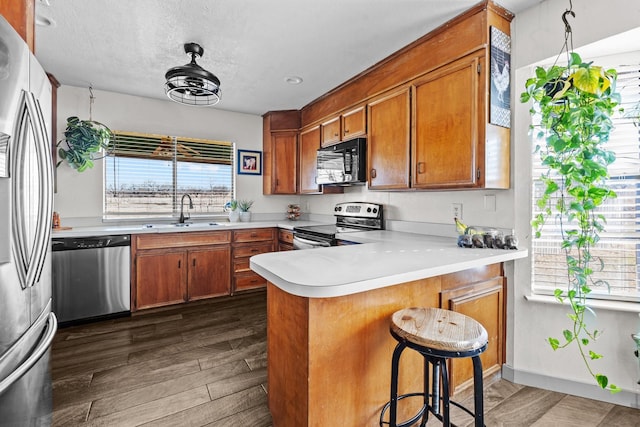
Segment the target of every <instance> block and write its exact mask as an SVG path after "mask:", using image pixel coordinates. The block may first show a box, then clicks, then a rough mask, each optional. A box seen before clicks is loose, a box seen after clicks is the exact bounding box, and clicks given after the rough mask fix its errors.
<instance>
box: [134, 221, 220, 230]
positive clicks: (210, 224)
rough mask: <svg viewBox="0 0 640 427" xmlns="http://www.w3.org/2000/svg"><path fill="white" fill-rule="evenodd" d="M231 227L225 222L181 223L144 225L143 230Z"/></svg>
mask: <svg viewBox="0 0 640 427" xmlns="http://www.w3.org/2000/svg"><path fill="white" fill-rule="evenodd" d="M225 225H229V223H224V222H185V223H179V222H174V223H171V224H162V223H161V224H144V225H143V226H142V228H159V229H167V228H187V227H188V228H210V227H218V226H225Z"/></svg>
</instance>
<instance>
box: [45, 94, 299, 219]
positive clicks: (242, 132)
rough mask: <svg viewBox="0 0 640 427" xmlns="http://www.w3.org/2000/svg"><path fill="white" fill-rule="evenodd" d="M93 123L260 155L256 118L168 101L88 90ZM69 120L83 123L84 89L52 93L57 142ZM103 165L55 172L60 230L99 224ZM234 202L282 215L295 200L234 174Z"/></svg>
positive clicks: (85, 109)
mask: <svg viewBox="0 0 640 427" xmlns="http://www.w3.org/2000/svg"><path fill="white" fill-rule="evenodd" d="M93 92H94V96H95V101H94V104H93V112H92V116H93V119H94V120H96V121H99V122H101V123H104V124H105V125H107V126H109V127H110V128H111V129H113V130H122V131H131V132H144V133H155V134H161V135H162V134H166V135H172V136H184V137H193V138H209V139H216V140H222V141H231V142H235V143H236V148H242V149H248V150H260V151H261V150H262V117H260V116H255V115H250V114H241V113H233V112H228V111H223V110H218V109H215V108H195V107H189V106H183V105H179V104H176V103H174V102H172V101H169V100H166V101H163V100H156V99H150V98H142V97H137V96H129V95H122V94H117V93H112V92H104V91H99V90H94V91H93ZM69 116H78V117H80V118H81V119H88V118H89V90H88V89H87V88H77V87H72V86H62V87H60V88H59V89H58V138H57V140H60V139H61V138H62V135H63V133H64V129H65V127H66V119H67V117H69ZM103 165H104V162H102V161H97V162H96V163H95V166H94V167H93V169H89V170H86V171H84V172H82V173H79V172H77V171H76V170H74V169H72V168H70V167H69V166H68V165H67V164H66V162H63V163H62V164H61V165H60V167H58V169H57V179H58V181H57V190H58V191H57V193H56V195H55V197H54V208H55V210H56V211H58V212H59V213H60V216H61V217H62V225H65V224H67V225H69V224H73V223H82V224H84V223H87V222H95V221H100V219H101V217H102V203H103V199H102V197H103V192H102V188H103V187H102V180H103ZM236 186H237V197H238V198H241V199H252V200H254V201H255V204H254V207H253V208H252V209H251V210H252V211H253V212H255V213H280V212H281V213H282V216H283V218H284V215H285V214H284V213H285V212H286V207H287V204H289V203H297V202H298V200H299V198H298V197H297V196H293V197H285V196H278V197H265V196H263V195H262V177H261V176H253V175H240V176H238V178H237V181H236Z"/></svg>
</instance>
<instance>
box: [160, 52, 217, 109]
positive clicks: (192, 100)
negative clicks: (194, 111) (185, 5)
mask: <svg viewBox="0 0 640 427" xmlns="http://www.w3.org/2000/svg"><path fill="white" fill-rule="evenodd" d="M184 51H185V53H186V54H187V55H191V62H190V63H188V64H186V65H183V66H178V67H173V68H170V69H169V71H167V73H166V74H165V75H164V77H165V79H167V82H166V83H165V85H164V90H165V92H166V94H167V96H168V97H169V99H171V100H172V101H175V102H178V103H180V104H185V105H193V106H197V107H207V106H210V105H216V104H217V103H218V102H219V101H220V80H218V78H217V77H216V76H214V75H213V74H212V73H210V72H209V71H207V70H205V69H204V68H202V67H201V66H199V65H198V64H196V56H197V57H198V58H199V57H201V56H202V54H203V53H204V49H203V48H202V47H201V46H200V45H199V44H197V43H185V45H184Z"/></svg>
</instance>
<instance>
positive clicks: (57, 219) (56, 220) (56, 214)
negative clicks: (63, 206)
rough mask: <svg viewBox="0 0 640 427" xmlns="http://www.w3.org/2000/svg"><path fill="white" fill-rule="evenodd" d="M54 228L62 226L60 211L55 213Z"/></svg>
mask: <svg viewBox="0 0 640 427" xmlns="http://www.w3.org/2000/svg"><path fill="white" fill-rule="evenodd" d="M53 228H60V214H59V213H58V212H54V213H53Z"/></svg>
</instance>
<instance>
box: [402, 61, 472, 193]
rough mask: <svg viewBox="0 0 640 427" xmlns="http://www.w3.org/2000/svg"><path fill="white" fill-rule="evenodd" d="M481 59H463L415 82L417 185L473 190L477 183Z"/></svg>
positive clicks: (415, 163)
mask: <svg viewBox="0 0 640 427" xmlns="http://www.w3.org/2000/svg"><path fill="white" fill-rule="evenodd" d="M480 79H481V69H480V62H479V58H478V57H471V58H463V59H461V60H459V61H456V62H453V63H451V64H450V65H448V66H445V67H443V68H442V69H439V70H436V71H434V72H432V73H430V74H428V75H427V76H425V78H424V79H421V80H419V81H417V82H416V83H415V92H414V97H413V109H412V111H413V153H412V154H413V155H412V158H413V160H412V177H413V183H412V186H413V187H416V188H455V187H465V188H471V187H474V186H476V185H477V181H478V178H477V176H478V175H479V173H480V170H479V166H478V160H479V159H478V157H479V155H481V153H479V148H478V143H479V130H478V111H479V109H478V102H479V100H478V98H479V96H478V93H479V92H478V87H479V83H480Z"/></svg>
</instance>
